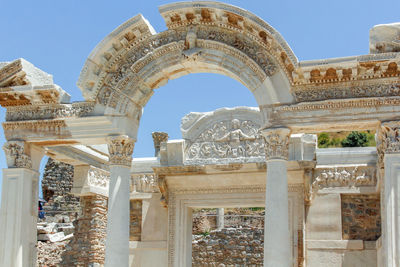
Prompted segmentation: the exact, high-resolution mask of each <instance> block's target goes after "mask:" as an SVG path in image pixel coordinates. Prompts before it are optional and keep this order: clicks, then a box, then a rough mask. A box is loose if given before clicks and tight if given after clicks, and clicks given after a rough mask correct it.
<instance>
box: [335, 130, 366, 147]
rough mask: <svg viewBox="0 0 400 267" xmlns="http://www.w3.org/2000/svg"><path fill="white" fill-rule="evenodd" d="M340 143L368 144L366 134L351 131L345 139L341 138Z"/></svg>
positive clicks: (348, 144)
mask: <svg viewBox="0 0 400 267" xmlns="http://www.w3.org/2000/svg"><path fill="white" fill-rule="evenodd" d="M341 144H342V147H363V146H367V145H368V138H367V134H366V133H360V132H357V131H353V132H351V133H350V134H349V135H348V136H347V137H346V138H345V139H343V141H342V143H341Z"/></svg>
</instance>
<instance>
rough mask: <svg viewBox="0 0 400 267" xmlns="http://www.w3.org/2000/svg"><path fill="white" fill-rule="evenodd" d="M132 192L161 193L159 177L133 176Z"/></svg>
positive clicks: (147, 175) (148, 175) (152, 175)
mask: <svg viewBox="0 0 400 267" xmlns="http://www.w3.org/2000/svg"><path fill="white" fill-rule="evenodd" d="M131 179H132V180H131V181H132V182H131V186H132V187H133V188H132V190H131V191H133V192H140V193H160V189H159V186H158V183H159V182H158V177H157V175H156V174H153V173H151V174H139V175H135V174H134V175H132V178H131Z"/></svg>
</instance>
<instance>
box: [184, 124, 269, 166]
mask: <svg viewBox="0 0 400 267" xmlns="http://www.w3.org/2000/svg"><path fill="white" fill-rule="evenodd" d="M259 127H260V126H259V125H257V124H256V123H254V122H252V121H249V120H243V121H240V120H238V119H233V120H231V121H220V122H217V123H215V124H214V125H212V126H211V127H209V128H208V129H206V130H205V131H203V132H202V133H201V134H200V135H199V137H198V138H197V139H196V140H195V141H194V142H193V143H191V144H190V145H189V146H188V148H187V150H186V159H187V160H201V159H210V158H211V159H235V158H246V157H247V158H250V157H263V156H264V142H263V140H262V138H261V137H260V136H259V135H258V134H257V132H258V129H259Z"/></svg>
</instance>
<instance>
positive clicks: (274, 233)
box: [261, 128, 292, 267]
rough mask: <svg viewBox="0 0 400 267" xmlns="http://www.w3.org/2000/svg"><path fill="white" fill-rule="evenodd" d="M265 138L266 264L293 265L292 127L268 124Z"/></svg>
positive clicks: (267, 266) (269, 266)
mask: <svg viewBox="0 0 400 267" xmlns="http://www.w3.org/2000/svg"><path fill="white" fill-rule="evenodd" d="M261 133H262V135H263V136H264V138H265V157H266V162H267V182H266V200H265V224H264V267H289V266H292V248H291V243H290V232H289V204H288V178H287V167H286V164H287V160H288V154H289V153H288V150H289V136H290V130H289V129H288V128H268V129H264V130H262V131H261Z"/></svg>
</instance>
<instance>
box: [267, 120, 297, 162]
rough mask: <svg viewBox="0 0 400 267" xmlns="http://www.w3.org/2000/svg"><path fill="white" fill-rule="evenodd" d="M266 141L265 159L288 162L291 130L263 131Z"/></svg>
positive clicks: (281, 128)
mask: <svg viewBox="0 0 400 267" xmlns="http://www.w3.org/2000/svg"><path fill="white" fill-rule="evenodd" d="M261 134H262V135H263V137H264V139H265V158H266V160H271V159H283V160H288V156H289V136H290V129H288V128H284V127H279V128H268V129H263V130H261Z"/></svg>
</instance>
